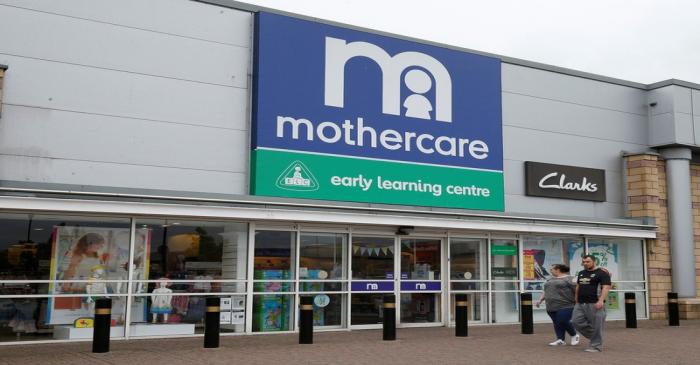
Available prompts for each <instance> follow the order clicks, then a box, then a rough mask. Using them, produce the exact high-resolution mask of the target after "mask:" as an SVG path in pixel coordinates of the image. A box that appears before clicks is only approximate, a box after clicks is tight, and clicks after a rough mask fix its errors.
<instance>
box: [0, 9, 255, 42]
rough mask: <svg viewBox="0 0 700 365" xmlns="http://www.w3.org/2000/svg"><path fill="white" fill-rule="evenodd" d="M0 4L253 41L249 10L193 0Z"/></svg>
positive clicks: (182, 33)
mask: <svg viewBox="0 0 700 365" xmlns="http://www.w3.org/2000/svg"><path fill="white" fill-rule="evenodd" d="M0 4H7V5H11V6H16V7H22V8H26V9H33V10H38V11H44V12H49V13H55V14H59V15H66V16H70V17H76V18H82V19H86V20H92V21H96V22H103V23H112V24H116V25H119V26H123V27H133V28H138V29H144V30H149V31H153V32H159V33H167V34H172V35H178V36H182V37H189V38H196V39H202V40H208V41H211V42H219V43H225V44H231V45H238V46H243V47H250V41H251V37H250V32H249V29H250V13H248V12H244V11H237V10H232V9H226V8H222V7H216V6H209V5H206V4H201V3H197V2H194V1H177V2H176V1H173V0H148V1H143V0H119V1H95V0H70V1H46V0H0ZM166 10H167V11H166Z"/></svg>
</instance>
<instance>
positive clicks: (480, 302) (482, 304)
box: [450, 293, 488, 323]
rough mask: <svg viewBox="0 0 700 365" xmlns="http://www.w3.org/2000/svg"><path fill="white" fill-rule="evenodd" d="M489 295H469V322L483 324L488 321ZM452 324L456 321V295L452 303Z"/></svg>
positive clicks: (453, 296)
mask: <svg viewBox="0 0 700 365" xmlns="http://www.w3.org/2000/svg"><path fill="white" fill-rule="evenodd" d="M487 299H488V295H487V294H486V293H469V294H467V303H468V307H467V319H468V320H469V322H470V323H471V322H476V323H482V322H484V321H485V320H486V314H487V312H488V304H487V302H486V300H487ZM450 303H451V304H450V322H452V323H454V321H455V303H456V299H455V295H454V294H452V301H451V302H450Z"/></svg>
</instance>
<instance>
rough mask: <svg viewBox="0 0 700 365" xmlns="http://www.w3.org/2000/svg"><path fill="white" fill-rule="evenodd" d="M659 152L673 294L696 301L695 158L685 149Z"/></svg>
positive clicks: (668, 149)
mask: <svg viewBox="0 0 700 365" xmlns="http://www.w3.org/2000/svg"><path fill="white" fill-rule="evenodd" d="M660 152H661V155H662V156H663V157H664V159H665V160H666V185H667V192H668V218H669V219H668V221H669V222H668V223H669V236H670V237H669V238H670V244H671V271H672V275H673V291H674V292H677V293H678V296H679V297H681V298H695V296H696V294H697V289H696V286H695V242H694V236H693V233H694V232H693V208H692V201H691V190H690V159H691V157H692V154H691V152H690V149H689V148H685V147H673V148H665V149H662V150H661V151H660Z"/></svg>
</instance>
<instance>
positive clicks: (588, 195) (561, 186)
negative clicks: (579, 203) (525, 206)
mask: <svg viewBox="0 0 700 365" xmlns="http://www.w3.org/2000/svg"><path fill="white" fill-rule="evenodd" d="M525 181H526V183H525V190H526V194H527V195H530V196H544V197H548V198H563V199H577V200H591V201H597V202H603V201H605V170H599V169H589V168H584V167H575V166H564V165H553V164H548V163H539V162H532V161H527V162H525Z"/></svg>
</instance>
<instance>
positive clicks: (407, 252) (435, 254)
mask: <svg viewBox="0 0 700 365" xmlns="http://www.w3.org/2000/svg"><path fill="white" fill-rule="evenodd" d="M397 241H398V243H399V247H400V253H401V260H400V263H399V265H398V266H399V267H398V269H399V273H398V275H399V277H398V279H399V280H398V283H399V285H398V289H399V294H398V295H397V301H399V300H400V303H399V305H398V309H399V312H400V319H399V321H400V322H399V323H401V324H402V325H404V326H406V325H408V326H411V325H421V324H422V325H426V324H441V323H442V239H439V238H398V239H397Z"/></svg>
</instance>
